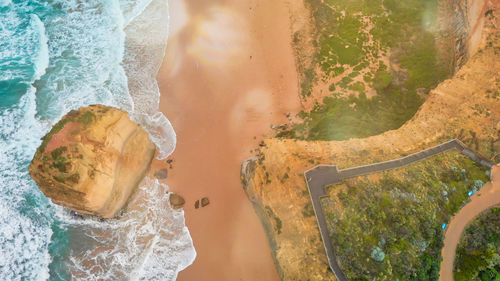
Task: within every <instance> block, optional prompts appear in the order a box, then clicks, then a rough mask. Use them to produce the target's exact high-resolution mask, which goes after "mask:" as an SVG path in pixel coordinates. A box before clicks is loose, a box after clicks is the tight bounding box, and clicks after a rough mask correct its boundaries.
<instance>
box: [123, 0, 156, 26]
mask: <svg viewBox="0 0 500 281" xmlns="http://www.w3.org/2000/svg"><path fill="white" fill-rule="evenodd" d="M151 1H152V0H120V7H121V10H122V13H123V18H124V26H127V25H129V23H131V22H132V21H133V20H134V19H135V18H136V17H137V16H138V15H140V14H142V12H144V9H146V7H147V6H148V5H149V4H150V3H151Z"/></svg>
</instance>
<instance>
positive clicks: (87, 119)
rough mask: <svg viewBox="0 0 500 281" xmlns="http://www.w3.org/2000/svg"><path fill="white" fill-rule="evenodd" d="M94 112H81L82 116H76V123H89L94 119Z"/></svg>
mask: <svg viewBox="0 0 500 281" xmlns="http://www.w3.org/2000/svg"><path fill="white" fill-rule="evenodd" d="M95 117H96V116H95V114H94V113H92V112H90V111H86V112H85V113H84V114H82V116H80V117H79V118H78V123H81V124H83V125H85V126H87V125H89V124H90V123H91V122H92V121H94V120H95Z"/></svg>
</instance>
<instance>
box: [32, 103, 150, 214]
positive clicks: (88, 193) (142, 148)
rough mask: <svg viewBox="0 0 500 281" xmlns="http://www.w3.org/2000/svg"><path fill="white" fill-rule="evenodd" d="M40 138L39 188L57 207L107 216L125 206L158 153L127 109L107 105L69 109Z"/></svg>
mask: <svg viewBox="0 0 500 281" xmlns="http://www.w3.org/2000/svg"><path fill="white" fill-rule="evenodd" d="M42 140H43V142H42V144H41V145H40V147H39V148H38V149H37V151H36V153H35V156H34V157H33V160H32V162H31V164H30V166H29V172H30V175H31V177H32V178H33V179H34V180H35V182H36V183H37V184H38V187H39V188H40V190H41V191H42V192H43V193H44V194H45V195H46V196H47V197H49V198H51V200H52V201H53V202H54V203H56V204H59V205H63V206H65V207H67V208H69V209H71V210H74V211H77V212H79V213H83V214H89V215H95V216H99V217H103V218H112V217H114V216H115V215H116V214H117V213H118V211H119V210H120V209H121V208H122V207H123V206H124V205H125V204H126V202H127V200H128V199H129V197H130V196H131V194H132V193H133V191H134V190H135V188H136V187H137V186H138V184H139V183H140V181H141V180H142V179H143V178H144V176H145V173H146V172H147V170H148V169H149V166H150V164H151V161H152V160H153V156H154V153H155V146H154V144H153V143H152V142H151V141H150V139H149V136H148V134H147V132H146V131H144V130H143V129H142V128H141V127H140V126H139V125H138V124H136V123H135V122H133V121H131V120H130V118H129V116H128V114H127V113H126V112H125V111H123V110H119V109H116V108H112V107H108V106H104V105H91V106H89V107H82V108H80V109H79V110H72V111H70V112H69V113H68V114H67V115H66V116H64V117H63V118H62V119H61V120H60V121H59V122H58V123H57V124H56V125H55V126H54V127H53V128H52V129H51V131H50V132H49V133H48V134H47V135H46V136H45V137H43V139H42Z"/></svg>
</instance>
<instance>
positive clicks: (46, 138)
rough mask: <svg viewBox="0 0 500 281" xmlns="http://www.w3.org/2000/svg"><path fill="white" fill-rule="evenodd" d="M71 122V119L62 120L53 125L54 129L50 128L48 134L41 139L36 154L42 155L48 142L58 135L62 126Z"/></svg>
mask: <svg viewBox="0 0 500 281" xmlns="http://www.w3.org/2000/svg"><path fill="white" fill-rule="evenodd" d="M71 121H73V118H64V119H62V120H60V121H59V122H57V124H55V125H54V127H52V129H51V130H50V132H49V133H47V134H46V135H45V136H44V137H43V138H42V141H43V142H42V144H41V145H40V147H39V148H38V152H39V153H43V152H44V151H45V148H47V144H48V143H49V141H50V140H51V139H52V136H53V135H55V134H57V133H59V131H61V130H62V128H64V126H65V125H66V124H67V123H68V122H71Z"/></svg>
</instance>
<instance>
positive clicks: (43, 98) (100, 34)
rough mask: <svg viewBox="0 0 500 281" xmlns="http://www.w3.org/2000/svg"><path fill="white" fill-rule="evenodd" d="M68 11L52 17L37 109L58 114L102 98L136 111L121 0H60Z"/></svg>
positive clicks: (53, 115)
mask: <svg viewBox="0 0 500 281" xmlns="http://www.w3.org/2000/svg"><path fill="white" fill-rule="evenodd" d="M58 2H59V3H58V4H60V5H62V6H63V7H64V9H66V10H68V12H66V13H63V14H61V15H59V16H57V17H48V18H47V19H46V22H45V27H46V34H47V36H48V38H49V55H50V58H51V60H50V64H49V69H48V71H47V73H46V75H45V76H44V81H43V83H42V82H40V83H37V84H36V85H37V88H38V92H37V105H38V115H39V116H40V117H41V118H42V119H52V120H57V119H59V118H60V117H61V116H62V115H63V114H65V113H66V112H67V111H69V110H70V109H77V108H79V107H81V106H85V105H89V104H93V103H101V104H107V105H113V106H116V107H119V108H122V109H124V110H126V111H129V112H131V111H133V103H132V100H131V99H130V95H129V93H128V88H127V77H126V75H125V72H124V71H123V67H122V65H121V63H122V59H123V54H124V39H125V33H124V32H123V17H122V14H121V11H120V6H119V3H118V1H117V0H114V1H111V0H108V1H101V0H93V1H84V2H81V1H76V0H71V1H58Z"/></svg>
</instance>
